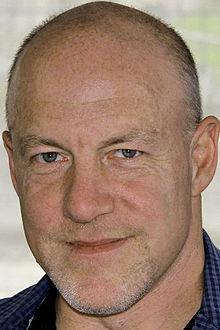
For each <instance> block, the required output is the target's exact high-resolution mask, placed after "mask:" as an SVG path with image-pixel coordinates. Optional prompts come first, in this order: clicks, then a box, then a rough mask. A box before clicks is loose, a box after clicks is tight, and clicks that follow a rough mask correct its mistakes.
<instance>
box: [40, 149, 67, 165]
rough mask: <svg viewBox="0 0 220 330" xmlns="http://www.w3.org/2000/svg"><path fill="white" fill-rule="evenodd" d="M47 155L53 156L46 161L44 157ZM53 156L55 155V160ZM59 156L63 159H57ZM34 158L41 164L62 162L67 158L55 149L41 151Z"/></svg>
mask: <svg viewBox="0 0 220 330" xmlns="http://www.w3.org/2000/svg"><path fill="white" fill-rule="evenodd" d="M46 156H51V158H52V160H51V161H46V160H45V159H44V157H46ZM53 156H55V159H54V160H53ZM57 157H60V158H61V159H58V160H57ZM34 158H35V160H37V161H38V162H39V163H41V164H52V163H57V162H62V161H64V160H65V158H64V157H63V156H61V155H60V153H59V152H55V151H51V152H43V153H40V154H38V155H36V156H34Z"/></svg>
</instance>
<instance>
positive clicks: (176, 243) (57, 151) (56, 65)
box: [0, 2, 220, 330]
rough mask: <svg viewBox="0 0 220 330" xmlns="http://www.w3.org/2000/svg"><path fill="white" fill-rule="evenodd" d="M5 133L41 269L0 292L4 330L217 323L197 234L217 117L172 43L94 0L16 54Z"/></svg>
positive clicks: (213, 259)
mask: <svg viewBox="0 0 220 330" xmlns="http://www.w3.org/2000/svg"><path fill="white" fill-rule="evenodd" d="M7 119H8V131H5V132H4V133H3V140H4V144H5V147H6V150H7V152H8V156H9V163H10V170H11V175H12V181H13V184H14V187H15V190H16V192H17V194H18V196H19V199H20V204H21V212H22V217H23V221H24V229H25V233H26V237H27V240H28V243H29V245H30V248H31V250H32V252H33V254H34V256H35V258H36V261H37V262H38V263H39V264H40V265H41V267H42V268H43V269H44V270H45V272H46V274H47V275H46V276H45V277H44V278H43V279H42V280H41V281H40V282H39V283H38V284H37V285H35V286H33V287H31V288H28V289H26V290H25V291H23V292H22V293H19V294H18V295H16V296H14V297H12V298H9V299H4V300H2V301H1V309H0V310H1V312H0V315H1V321H0V325H1V329H27V328H29V329H55V328H57V329H62V330H65V329H77V330H78V329H149V330H152V329H163V330H164V329H175V330H176V329H184V328H185V329H192V328H193V329H220V298H219V290H220V287H219V283H220V279H219V275H220V252H219V250H217V248H215V247H214V246H213V244H212V243H211V241H210V239H209V237H208V235H207V234H206V233H205V232H204V233H202V225H201V192H202V190H204V189H205V188H206V187H207V185H208V184H209V182H210V181H211V180H212V177H213V175H214V172H215V168H216V164H217V141H218V135H219V121H218V119H217V118H215V117H212V116H210V117H208V118H206V119H204V120H201V105H200V97H199V89H198V79H197V74H196V69H195V66H194V62H193V59H192V56H191V54H190V52H189V50H188V49H187V47H186V46H185V44H184V42H183V41H182V39H181V38H180V37H179V36H178V35H176V33H175V32H174V31H173V30H172V29H171V28H169V27H168V26H166V25H164V24H163V23H161V22H160V21H158V20H156V19H155V18H153V17H151V16H149V15H147V14H144V13H142V12H140V11H137V10H135V9H131V8H128V7H125V6H121V5H118V4H113V3H108V2H97V3H96V2H95V3H90V4H86V5H83V6H80V7H77V8H74V9H72V10H69V11H67V12H65V13H63V14H61V15H59V16H57V17H55V18H54V19H52V20H50V21H49V22H46V23H44V25H42V26H41V27H39V28H38V29H36V30H35V31H34V32H33V33H32V34H31V35H30V36H29V37H28V38H27V39H26V41H25V42H24V44H23V45H22V47H21V49H20V50H19V52H18V53H17V56H16V59H15V61H14V64H13V66H12V69H11V74H10V79H9V89H8V95H7Z"/></svg>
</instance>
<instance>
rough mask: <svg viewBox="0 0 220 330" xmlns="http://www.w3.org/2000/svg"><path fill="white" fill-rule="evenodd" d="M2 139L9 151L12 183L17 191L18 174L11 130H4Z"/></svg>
mask: <svg viewBox="0 0 220 330" xmlns="http://www.w3.org/2000/svg"><path fill="white" fill-rule="evenodd" d="M2 139H3V143H4V147H5V150H6V151H7V154H8V161H9V168H10V173H11V179H12V183H13V186H14V188H15V190H16V192H17V180H16V175H15V166H14V155H13V148H12V139H11V134H10V132H9V131H4V132H3V133H2Z"/></svg>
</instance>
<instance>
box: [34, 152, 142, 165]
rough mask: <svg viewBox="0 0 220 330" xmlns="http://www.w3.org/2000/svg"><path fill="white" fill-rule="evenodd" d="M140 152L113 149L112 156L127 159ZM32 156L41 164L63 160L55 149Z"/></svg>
mask: <svg viewBox="0 0 220 330" xmlns="http://www.w3.org/2000/svg"><path fill="white" fill-rule="evenodd" d="M119 153H120V154H121V155H122V156H119V155H118V154H119ZM126 153H127V157H126V155H125V154H126ZM141 154H142V152H141V151H139V150H136V149H117V150H115V151H114V156H116V157H118V158H122V159H127V160H130V159H133V158H136V157H138V156H140V155H141ZM47 156H49V159H48V161H46V160H45V158H46V157H47ZM53 156H54V157H55V158H54V159H53ZM114 156H113V157H114ZM34 158H35V160H36V161H38V162H39V163H41V164H53V163H58V162H62V161H65V158H64V157H63V156H61V155H60V153H59V152H56V151H51V152H43V153H39V154H37V155H36V156H34ZM57 158H61V159H58V160H57Z"/></svg>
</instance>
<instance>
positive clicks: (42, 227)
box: [19, 175, 63, 235]
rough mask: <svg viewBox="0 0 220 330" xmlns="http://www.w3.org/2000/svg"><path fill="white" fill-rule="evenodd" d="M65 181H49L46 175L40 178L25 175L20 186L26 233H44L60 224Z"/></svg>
mask: <svg viewBox="0 0 220 330" xmlns="http://www.w3.org/2000/svg"><path fill="white" fill-rule="evenodd" d="M62 187H63V181H62V180H61V179H54V180H50V182H48V178H46V177H45V179H44V178H41V179H38V178H34V179H33V177H32V176H28V175H26V176H24V180H23V182H22V183H21V184H20V186H19V198H20V204H21V213H22V218H23V223H24V229H25V232H26V235H28V234H29V232H30V233H31V234H35V235H42V234H43V233H44V232H45V233H46V232H47V231H48V230H51V229H52V228H56V227H58V226H59V222H60V219H61V211H62V203H61V201H62V191H63V189H62Z"/></svg>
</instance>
